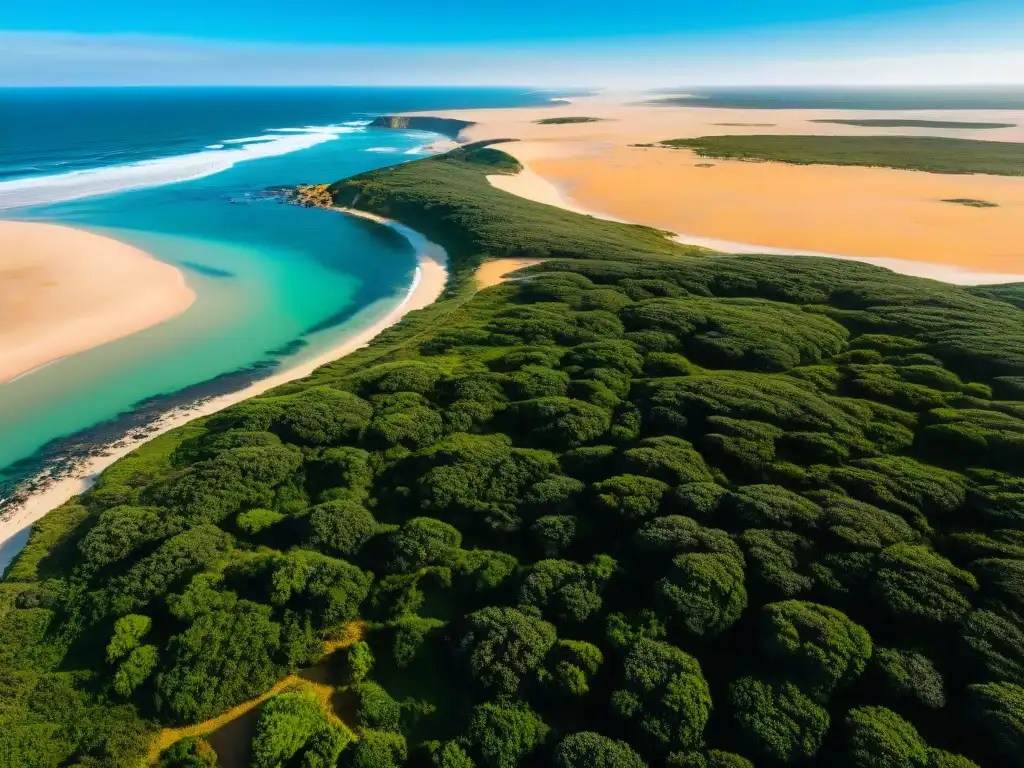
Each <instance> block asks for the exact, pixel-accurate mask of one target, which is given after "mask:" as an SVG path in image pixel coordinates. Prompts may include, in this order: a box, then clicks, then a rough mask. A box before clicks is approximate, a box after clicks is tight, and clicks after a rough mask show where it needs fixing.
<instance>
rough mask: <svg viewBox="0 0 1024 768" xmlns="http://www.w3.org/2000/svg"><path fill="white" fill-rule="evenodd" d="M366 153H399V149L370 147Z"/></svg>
mask: <svg viewBox="0 0 1024 768" xmlns="http://www.w3.org/2000/svg"><path fill="white" fill-rule="evenodd" d="M363 151H364V152H398V151H399V150H398V147H368V148H367V149H365V150H363Z"/></svg>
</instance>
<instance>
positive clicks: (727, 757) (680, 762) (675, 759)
mask: <svg viewBox="0 0 1024 768" xmlns="http://www.w3.org/2000/svg"><path fill="white" fill-rule="evenodd" d="M666 765H667V766H668V768H754V764H753V763H752V762H750V761H749V760H747V758H745V757H740V756H739V755H736V754H733V753H732V752H723V751H722V750H720V749H712V750H710V751H709V752H707V753H702V752H674V753H673V754H671V755H669V756H668V760H667V761H666Z"/></svg>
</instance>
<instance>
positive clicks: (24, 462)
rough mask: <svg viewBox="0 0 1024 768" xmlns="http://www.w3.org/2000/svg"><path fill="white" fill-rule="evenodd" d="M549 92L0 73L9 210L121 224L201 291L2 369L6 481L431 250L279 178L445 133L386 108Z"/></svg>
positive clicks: (358, 160) (285, 343)
mask: <svg viewBox="0 0 1024 768" xmlns="http://www.w3.org/2000/svg"><path fill="white" fill-rule="evenodd" d="M546 98H548V96H546V95H545V96H544V97H543V99H546ZM540 100H542V97H539V96H529V95H524V94H521V93H519V92H517V91H510V90H507V89H488V90H483V89H478V90H470V89H449V90H440V89H416V90H411V89H406V90H399V89H292V90H282V89H236V90H223V89H196V90H193V91H189V90H187V89H166V90H149V89H125V90H123V91H48V92H42V91H8V92H3V91H0V112H3V113H4V114H10V115H15V116H16V118H15V120H14V124H13V127H11V128H10V130H9V131H8V133H9V134H10V135H11V136H12V137H13V139H14V141H13V142H5V143H4V145H3V146H2V147H0V216H2V217H4V218H16V219H22V220H40V221H50V222H57V223H63V224H69V225H72V226H76V227H83V228H87V229H90V230H93V231H96V232H99V233H102V234H107V235H111V236H113V237H116V238H118V239H120V240H123V241H125V242H127V243H131V244H133V245H136V246H139V247H141V248H143V249H144V250H146V251H148V252H149V253H151V254H153V255H154V256H156V257H157V258H159V259H161V260H163V261H166V262H168V263H170V264H173V265H175V266H178V267H180V268H181V269H182V270H183V271H184V273H185V275H186V278H187V281H188V283H189V285H190V286H192V288H193V289H194V290H195V291H196V293H197V300H196V302H195V304H193V306H192V307H191V308H190V309H188V310H187V311H186V312H185V313H184V314H182V315H180V316H179V317H177V318H174V319H172V320H169V321H167V322H165V323H162V324H160V325H158V326H155V327H153V328H150V329H148V330H145V331H143V332H141V333H138V334H135V335H133V336H130V337H127V338H125V339H121V340H118V341H115V342H112V343H110V344H107V345H104V346H102V347H98V348H96V349H93V350H89V351H87V352H83V353H80V354H76V355H73V356H70V357H68V358H65V359H63V360H60V361H57V362H55V363H52V364H50V365H48V366H45V367H43V368H41V369H39V370H37V371H35V372H32V373H30V374H28V375H26V376H24V377H22V378H20V379H17V380H15V381H13V382H11V383H8V384H6V385H0V425H2V428H0V497H2V496H4V495H6V494H7V493H9V492H10V490H11V489H12V488H13V487H14V486H15V485H16V484H17V483H18V482H20V481H22V480H24V479H25V478H27V477H30V476H33V475H34V474H35V473H37V472H38V471H39V470H40V469H41V468H42V467H44V466H47V465H53V464H54V463H56V464H57V465H59V464H60V462H61V461H62V460H64V459H66V458H67V457H68V456H75V455H81V454H82V453H83V452H85V451H88V450H89V449H90V448H91V447H93V446H95V445H97V444H104V443H106V442H109V441H110V440H111V439H116V438H117V437H119V436H121V435H124V434H127V433H128V432H129V431H130V430H131V428H132V426H133V425H135V424H137V423H142V422H144V421H145V420H146V418H148V417H150V416H152V415H153V414H154V413H156V412H159V411H160V410H162V409H166V408H167V407H168V406H169V405H172V404H177V403H181V402H184V401H189V400H191V399H195V397H196V396H199V395H208V394H215V393H219V392H222V391H229V390H234V389H239V388H241V387H242V386H244V385H245V384H246V383H248V382H249V381H251V380H253V379H256V378H260V377H263V376H266V375H268V374H269V373H271V372H272V371H273V370H274V369H275V368H278V367H280V366H287V365H291V364H294V363H296V362H299V361H301V360H302V359H303V358H307V357H312V356H315V355H316V354H317V353H318V352H319V351H322V350H324V349H326V348H328V347H330V346H333V345H334V344H336V343H337V342H338V341H339V340H340V339H341V338H343V337H344V336H345V335H347V334H350V333H353V332H354V330H355V329H357V328H358V327H362V326H365V325H367V324H369V323H370V322H372V320H373V319H374V318H376V317H379V316H381V315H383V314H385V313H386V312H387V311H388V309H389V308H390V307H393V306H394V305H395V304H396V303H397V302H398V301H400V299H401V297H402V296H403V295H404V293H405V291H406V290H407V288H408V286H409V284H410V281H411V279H412V275H413V272H414V269H415V258H414V254H413V252H412V249H411V247H410V246H409V244H408V243H407V242H406V241H405V240H404V238H402V237H401V236H399V235H398V234H397V233H395V232H394V231H392V230H390V229H388V228H385V227H381V226H379V225H377V224H374V223H372V222H367V221H363V220H361V219H354V218H351V217H347V216H344V215H341V214H338V213H334V212H330V211H322V210H315V209H305V208H299V207H296V206H291V205H286V204H283V203H282V202H280V200H279V199H277V198H274V197H271V196H268V195H267V194H266V193H265V191H266V189H267V188H268V187H271V186H275V185H290V184H296V183H303V182H316V181H333V180H335V179H338V178H342V177H345V176H349V175H352V174H355V173H359V172H362V171H366V170H369V169H372V168H376V167H380V166H383V165H388V164H393V163H395V162H400V161H403V160H411V159H415V158H416V157H421V156H423V154H424V149H423V146H424V144H425V143H427V142H430V141H432V140H434V139H437V138H438V137H437V136H434V135H432V134H424V133H421V132H415V131H395V130H384V129H375V128H369V127H367V126H366V125H365V123H366V122H367V121H368V120H369V118H370V117H372V116H373V115H374V114H377V113H384V112H391V111H404V110H412V109H434V108H436V109H444V108H454V107H474V106H497V105H501V104H517V103H537V102H538V101H540ZM5 107H6V109H5ZM19 110H20V111H19ZM5 128H6V126H5ZM109 190H118V191H117V192H114V193H112V194H102V195H97V194H95V193H96V192H106V191H109ZM10 546H13V543H12V545H9V547H8V548H10ZM18 546H20V544H19V545H18ZM2 565H3V563H0V567H2Z"/></svg>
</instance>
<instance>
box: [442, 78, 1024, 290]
mask: <svg viewBox="0 0 1024 768" xmlns="http://www.w3.org/2000/svg"><path fill="white" fill-rule="evenodd" d="M640 98H642V97H640V96H638V95H618V96H615V95H601V96H592V97H580V98H574V99H571V100H570V101H571V103H570V104H568V105H557V106H548V107H529V108H513V109H484V110H454V111H447V112H432V113H430V114H432V115H435V116H441V117H452V118H457V119H460V120H468V121H472V122H474V123H475V124H474V125H472V126H470V127H469V128H467V129H465V130H464V131H463V133H462V138H463V139H464V140H467V141H480V140H485V139H498V138H514V139H518V141H515V142H509V143H506V144H502V145H501V149H502V150H504V151H506V152H508V153H509V154H511V155H514V156H515V157H516V158H517V159H518V160H519V161H520V162H521V163H523V165H524V166H525V168H526V170H525V171H524V173H523V174H521V178H519V179H518V180H513V179H511V178H504V179H503V178H501V177H494V178H493V180H492V181H493V183H495V185H496V186H501V188H502V189H506V190H507V191H510V192H513V193H516V194H523V193H524V192H528V194H526V195H525V196H528V197H531V199H535V200H539V201H540V202H544V203H547V204H550V205H559V206H561V207H565V208H570V209H574V210H579V211H581V212H586V213H589V214H591V215H602V216H605V217H608V218H613V219H616V220H622V221H630V222H635V223H639V224H647V225H649V226H654V227H658V228H660V229H665V230H668V231H671V232H676V233H678V234H679V235H680V239H681V240H682V241H685V242H689V243H693V244H698V245H707V246H708V247H715V248H721V249H728V250H732V251H734V252H740V251H748V252H769V253H771V252H788V253H792V252H804V253H813V254H816V255H835V256H846V257H853V258H857V259H859V260H871V261H872V262H874V263H884V264H885V266H889V267H890V268H893V269H898V271H908V272H909V273H910V274H918V275H922V276H928V277H935V278H936V279H940V280H952V278H953V276H955V280H952V281H955V282H1008V281H1013V280H1021V279H1024V178H1021V177H1006V176H988V175H952V174H937V173H925V172H920V171H905V170H894V169H887V168H864V167H841V166H827V165H813V166H798V165H788V164H785V163H776V162H759V163H750V162H741V161H722V160H706V159H702V158H698V157H697V156H696V155H695V154H694V153H693V152H691V151H689V150H683V149H668V148H652V147H637V146H633V145H635V144H646V143H651V142H656V141H661V140H664V139H669V138H688V137H696V136H711V135H728V134H806V135H812V134H815V135H837V136H866V135H879V134H884V135H893V136H924V135H928V136H946V137H954V138H968V139H980V140H987V141H1010V142H1024V110H927V111H925V110H915V111H891V110H863V111H855V110H808V109H772V110H765V109H732V108H730V109H725V108H712V107H696V106H694V107H690V106H651V105H645V104H640V103H638V100H639V99H640ZM423 114H427V113H423ZM568 116H589V117H596V118H600V119H599V120H598V121H597V122H589V123H573V124H562V125H539V124H537V123H536V122H535V121H536V120H539V119H542V118H552V117H555V118H557V117H568ZM858 118H860V119H863V118H870V119H915V120H933V121H947V122H949V121H957V122H992V123H1012V124H1014V125H1013V127H1010V128H996V129H966V130H964V129H944V128H941V129H936V128H927V129H925V128H905V127H901V128H885V129H882V128H877V127H859V126H851V125H837V124H833V123H819V122H812V121H816V120H849V119H858ZM538 182H543V183H538ZM948 198H974V199H981V200H988V201H992V202H995V203H997V204H998V207H996V208H971V207H967V206H962V205H957V204H954V203H948V202H944V200H945V199H948ZM883 260H884V261H883ZM901 265H904V266H906V265H909V266H906V268H905V269H904V268H903V267H901Z"/></svg>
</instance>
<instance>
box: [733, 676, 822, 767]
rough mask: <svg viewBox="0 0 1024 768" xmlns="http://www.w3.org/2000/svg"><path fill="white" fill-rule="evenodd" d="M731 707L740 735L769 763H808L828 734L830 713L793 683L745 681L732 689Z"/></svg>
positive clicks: (734, 685)
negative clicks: (800, 761)
mask: <svg viewBox="0 0 1024 768" xmlns="http://www.w3.org/2000/svg"><path fill="white" fill-rule="evenodd" d="M729 704H730V708H731V710H732V714H733V718H734V719H735V722H736V725H737V727H738V729H739V735H740V736H741V737H742V738H743V739H744V740H745V741H746V742H747V743H748V744H749V745H750V748H751V750H752V751H753V752H755V753H756V755H760V756H762V757H764V758H765V759H766V760H768V761H774V762H778V763H789V762H796V761H799V760H807V759H809V758H811V757H813V756H814V755H815V754H817V752H818V749H819V748H820V747H821V742H822V740H823V739H824V738H825V733H826V732H827V731H828V727H829V716H828V711H827V710H825V709H823V708H822V707H820V706H818V705H817V704H815V703H814V701H813V700H812V699H811V698H809V697H808V696H806V695H805V694H803V693H802V692H801V691H800V689H799V688H797V687H796V686H795V685H793V684H792V683H782V684H781V685H777V686H772V685H770V684H768V683H766V682H763V681H761V680H757V679H756V678H753V677H744V678H741V679H740V680H737V681H736V682H735V683H733V684H732V685H731V686H729Z"/></svg>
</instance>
